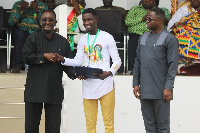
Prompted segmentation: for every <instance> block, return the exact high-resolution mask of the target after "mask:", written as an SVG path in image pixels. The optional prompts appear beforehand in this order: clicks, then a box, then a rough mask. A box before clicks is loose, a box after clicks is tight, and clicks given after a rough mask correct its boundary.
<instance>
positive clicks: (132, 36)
mask: <svg viewBox="0 0 200 133" xmlns="http://www.w3.org/2000/svg"><path fill="white" fill-rule="evenodd" d="M158 5H159V0H142V1H141V4H140V5H139V6H135V7H132V8H131V9H130V10H129V12H128V14H127V16H126V20H125V24H126V26H128V32H129V41H128V70H129V71H128V74H132V72H133V69H134V63H135V57H136V48H137V44H138V39H139V37H140V36H141V35H142V34H143V33H144V32H147V31H149V29H147V27H146V21H145V18H146V17H147V14H148V12H149V9H151V8H153V7H157V6H158ZM161 9H163V10H164V12H165V25H167V23H168V20H169V19H170V12H169V10H167V9H166V8H161ZM151 21H154V20H151Z"/></svg>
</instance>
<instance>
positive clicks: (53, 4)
mask: <svg viewBox="0 0 200 133" xmlns="http://www.w3.org/2000/svg"><path fill="white" fill-rule="evenodd" d="M43 2H44V3H45V4H47V6H48V8H49V9H50V10H54V8H55V7H56V2H55V0H43Z"/></svg>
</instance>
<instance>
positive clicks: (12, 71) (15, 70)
mask: <svg viewBox="0 0 200 133" xmlns="http://www.w3.org/2000/svg"><path fill="white" fill-rule="evenodd" d="M11 73H20V68H19V67H16V68H13V69H12V70H11Z"/></svg>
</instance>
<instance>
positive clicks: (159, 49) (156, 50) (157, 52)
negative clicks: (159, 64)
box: [152, 45, 167, 59]
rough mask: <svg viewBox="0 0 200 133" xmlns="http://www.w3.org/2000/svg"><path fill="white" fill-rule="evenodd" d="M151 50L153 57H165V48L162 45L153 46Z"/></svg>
mask: <svg viewBox="0 0 200 133" xmlns="http://www.w3.org/2000/svg"><path fill="white" fill-rule="evenodd" d="M152 51H153V58H155V59H162V58H165V57H166V55H167V54H166V48H165V46H163V45H159V46H154V47H153V48H152Z"/></svg>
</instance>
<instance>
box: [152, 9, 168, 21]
mask: <svg viewBox="0 0 200 133" xmlns="http://www.w3.org/2000/svg"><path fill="white" fill-rule="evenodd" d="M150 11H152V12H155V14H156V16H158V17H160V18H161V19H162V20H163V21H164V19H165V12H164V11H163V10H162V9H161V8H159V7H153V8H152V9H150Z"/></svg>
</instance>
